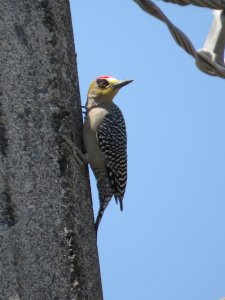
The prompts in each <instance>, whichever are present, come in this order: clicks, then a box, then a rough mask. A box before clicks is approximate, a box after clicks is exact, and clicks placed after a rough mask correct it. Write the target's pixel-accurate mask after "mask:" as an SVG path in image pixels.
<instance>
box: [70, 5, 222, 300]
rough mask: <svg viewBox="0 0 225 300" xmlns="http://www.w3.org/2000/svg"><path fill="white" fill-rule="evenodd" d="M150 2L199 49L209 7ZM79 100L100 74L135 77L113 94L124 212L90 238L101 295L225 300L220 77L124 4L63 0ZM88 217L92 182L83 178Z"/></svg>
mask: <svg viewBox="0 0 225 300" xmlns="http://www.w3.org/2000/svg"><path fill="white" fill-rule="evenodd" d="M155 3H157V5H159V6H160V8H161V9H162V10H163V11H164V12H165V13H166V14H167V15H168V16H169V17H170V18H171V20H172V21H173V22H174V23H175V24H176V25H177V26H179V27H180V28H181V29H182V30H183V31H184V32H185V33H187V35H188V36H189V37H190V38H191V40H192V41H193V43H194V45H195V47H196V48H197V49H198V48H201V47H202V46H203V42H204V40H205V37H206V34H207V32H208V30H209V27H210V24H211V21H212V14H211V11H210V10H208V9H203V8H202V9H201V8H197V7H185V8H184V7H179V6H175V5H173V4H168V3H163V2H162V1H155ZM71 12H72V18H73V26H74V35H75V45H76V52H77V55H78V57H77V59H78V71H79V81H80V89H81V97H82V102H83V104H84V103H85V101H86V94H87V90H88V87H89V85H90V82H91V81H92V80H93V79H95V78H96V77H97V76H99V75H112V76H115V77H116V78H118V79H134V82H133V83H132V84H130V85H129V86H127V87H125V88H124V89H123V90H121V91H120V93H119V94H118V95H117V96H116V99H115V102H116V103H117V105H119V106H120V108H121V109H122V111H123V114H124V117H125V119H126V124H127V132H128V164H129V166H128V185H127V190H126V194H125V199H124V211H123V213H121V212H120V210H119V206H116V204H115V201H114V200H113V201H111V203H110V206H109V207H108V209H107V211H106V213H105V215H104V217H103V220H102V223H101V226H100V229H99V236H98V246H99V256H100V265H101V273H102V283H103V291H104V299H105V300H115V299H116V300H122V299H129V300H137V299H140V300H150V299H154V300H164V299H168V300H180V299H182V300H197V299H198V300H203V299H204V300H219V299H220V298H221V297H223V296H225V272H224V270H225V255H224V253H225V230H224V227H225V226H224V224H225V223H224V220H225V218H224V211H225V184H224V183H225V133H224V132H225V130H224V129H225V117H224V114H225V97H224V85H225V81H224V80H222V79H220V78H216V77H209V76H207V75H205V74H203V73H201V72H200V71H199V70H198V69H197V68H196V67H195V64H194V61H193V59H192V57H190V56H188V55H187V54H186V53H185V52H184V51H183V50H182V49H181V48H179V47H178V46H177V45H176V44H175V42H174V41H173V39H172V37H171V36H170V34H169V32H168V29H167V28H166V26H165V25H164V24H163V23H161V22H160V21H158V20H156V19H154V18H153V17H150V16H149V15H147V14H146V13H144V12H143V11H142V10H141V9H140V8H139V7H138V6H137V5H136V4H135V3H134V2H133V1H131V0H123V1H121V0H114V1H104V0H95V1H83V0H73V1H71ZM91 184H92V193H93V202H94V209H95V214H96V213H97V209H98V195H97V190H96V183H95V180H94V178H93V175H91Z"/></svg>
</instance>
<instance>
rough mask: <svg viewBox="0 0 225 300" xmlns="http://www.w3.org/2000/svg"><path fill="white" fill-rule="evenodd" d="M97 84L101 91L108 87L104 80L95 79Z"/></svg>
mask: <svg viewBox="0 0 225 300" xmlns="http://www.w3.org/2000/svg"><path fill="white" fill-rule="evenodd" d="M97 84H98V86H99V87H100V88H102V89H104V88H106V87H107V86H108V85H109V83H108V81H107V80H106V79H97Z"/></svg>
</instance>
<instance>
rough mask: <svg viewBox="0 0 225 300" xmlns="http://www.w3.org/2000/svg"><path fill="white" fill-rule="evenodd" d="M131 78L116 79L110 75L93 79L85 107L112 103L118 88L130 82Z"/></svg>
mask: <svg viewBox="0 0 225 300" xmlns="http://www.w3.org/2000/svg"><path fill="white" fill-rule="evenodd" d="M132 81H133V80H118V79H116V78H113V77H111V76H100V77H98V78H97V79H96V80H94V81H93V82H92V83H91V85H90V88H89V91H88V95H87V103H86V107H87V108H89V109H90V108H92V107H95V106H99V105H101V104H103V103H106V104H107V103H109V104H110V103H112V100H113V97H114V96H115V95H116V94H117V93H118V91H119V89H120V88H122V87H123V86H125V85H127V84H129V83H131V82H132Z"/></svg>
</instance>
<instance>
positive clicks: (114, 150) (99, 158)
mask: <svg viewBox="0 0 225 300" xmlns="http://www.w3.org/2000/svg"><path fill="white" fill-rule="evenodd" d="M132 81H133V80H117V79H116V78H113V77H111V76H100V77H98V78H97V79H96V80H94V81H93V82H92V83H91V85H90V88H89V91H88V95H87V102H86V105H85V108H86V116H85V122H84V130H83V137H84V146H85V150H86V155H87V160H88V163H89V164H90V166H91V169H92V170H93V173H94V175H95V178H96V181H97V188H98V192H99V201H100V207H99V211H98V215H97V218H96V222H95V230H96V232H97V230H98V227H99V224H100V222H101V219H102V216H103V213H104V211H105V209H106V207H107V205H108V204H109V202H110V200H111V198H112V197H113V196H114V198H115V200H116V203H117V202H118V200H119V203H120V209H121V211H122V210H123V197H124V193H125V189H126V183H127V135H126V126H125V121H124V117H123V115H122V112H121V110H120V109H119V107H118V106H117V105H116V104H114V103H113V98H114V96H115V95H116V94H117V92H118V91H119V89H120V88H122V87H123V86H125V85H127V84H129V83H131V82H132Z"/></svg>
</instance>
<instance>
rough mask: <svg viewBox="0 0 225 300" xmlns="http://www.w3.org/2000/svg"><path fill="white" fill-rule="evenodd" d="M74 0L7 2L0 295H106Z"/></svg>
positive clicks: (0, 134)
mask: <svg viewBox="0 0 225 300" xmlns="http://www.w3.org/2000/svg"><path fill="white" fill-rule="evenodd" d="M74 54H75V52H74V46H73V36H72V26H71V20H70V9H69V1H68V0H57V1H54V0H33V1H30V0H29V1H28V0H20V1H17V0H4V1H0V299H4V300H8V299H10V300H14V299H22V300H26V299H27V300H28V299H32V300H36V299H37V300H47V299H55V300H56V299H59V300H63V299H76V300H77V299H93V300H100V299H102V292H101V281H100V272H99V262H98V253H97V246H96V238H95V233H94V224H93V212H92V204H91V195H90V188H89V178H88V173H87V167H86V166H83V167H80V166H79V165H77V164H76V162H75V160H74V158H73V156H72V155H71V150H70V148H69V147H68V146H67V145H66V144H65V142H64V141H63V140H62V134H65V135H67V136H68V137H70V138H71V139H72V140H73V141H74V142H75V144H77V145H78V146H79V147H81V148H82V138H81V136H82V118H81V108H80V96H79V86H78V78H77V71H76V59H75V55H74Z"/></svg>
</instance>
